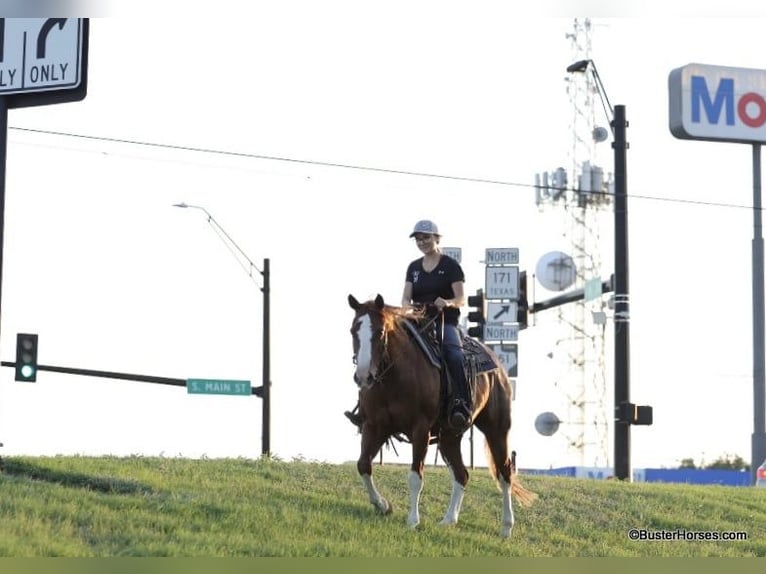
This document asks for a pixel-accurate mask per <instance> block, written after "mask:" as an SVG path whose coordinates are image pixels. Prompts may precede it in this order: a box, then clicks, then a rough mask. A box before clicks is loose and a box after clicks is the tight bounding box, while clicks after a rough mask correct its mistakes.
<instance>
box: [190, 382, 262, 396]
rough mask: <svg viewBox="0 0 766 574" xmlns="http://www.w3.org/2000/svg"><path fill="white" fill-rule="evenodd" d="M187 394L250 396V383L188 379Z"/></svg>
mask: <svg viewBox="0 0 766 574" xmlns="http://www.w3.org/2000/svg"><path fill="white" fill-rule="evenodd" d="M186 392H187V393H188V394H190V395H195V394H196V395H250V394H252V390H251V387H250V381H232V380H224V379H186Z"/></svg>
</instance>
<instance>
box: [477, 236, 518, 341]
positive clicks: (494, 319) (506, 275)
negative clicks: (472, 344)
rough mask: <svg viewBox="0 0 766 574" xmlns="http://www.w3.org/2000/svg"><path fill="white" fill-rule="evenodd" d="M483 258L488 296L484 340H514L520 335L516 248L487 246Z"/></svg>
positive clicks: (486, 293)
mask: <svg viewBox="0 0 766 574" xmlns="http://www.w3.org/2000/svg"><path fill="white" fill-rule="evenodd" d="M484 262H485V264H486V270H485V274H486V275H485V281H484V296H485V297H486V299H487V314H486V316H485V320H486V322H485V324H484V340H485V341H500V342H501V343H502V342H503V341H516V340H518V338H519V326H518V324H517V311H518V302H517V301H518V299H519V266H518V262H519V250H518V248H517V247H501V248H488V249H487V250H486V254H485V257H484Z"/></svg>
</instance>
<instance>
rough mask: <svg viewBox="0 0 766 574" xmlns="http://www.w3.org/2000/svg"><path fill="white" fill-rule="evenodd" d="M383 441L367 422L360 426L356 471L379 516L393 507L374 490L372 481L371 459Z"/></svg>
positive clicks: (379, 434)
mask: <svg viewBox="0 0 766 574" xmlns="http://www.w3.org/2000/svg"><path fill="white" fill-rule="evenodd" d="M385 440H386V439H385V438H384V437H383V435H382V434H381V433H380V432H379V431H378V429H376V428H375V427H374V426H372V425H371V424H370V423H369V422H365V423H364V425H363V426H362V452H361V454H360V455H359V460H358V461H357V463H356V469H357V471H359V474H360V475H361V477H362V482H363V483H364V487H365V489H366V490H367V495H368V496H369V497H370V502H371V503H372V505H373V506H374V507H375V508H376V509H377V510H378V512H380V513H381V514H391V511H392V510H393V506H391V503H390V502H388V500H386V499H385V498H383V497H382V496H381V494H380V492H378V489H377V488H375V482H374V481H373V480H372V459H373V458H375V455H376V454H378V451H379V450H380V449H381V447H382V446H383V443H384V442H385Z"/></svg>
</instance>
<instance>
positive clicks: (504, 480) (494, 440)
mask: <svg viewBox="0 0 766 574" xmlns="http://www.w3.org/2000/svg"><path fill="white" fill-rule="evenodd" d="M479 423H480V421H477V425H476V426H478V427H479V430H481V431H482V433H484V436H485V437H486V439H487V447H488V448H489V454H490V456H491V460H490V461H489V464H490V471H491V472H492V477H493V478H494V479H495V480H497V484H498V486H499V487H500V490H501V492H502V493H503V518H502V527H501V530H500V535H501V536H502V537H503V538H508V537H509V536H510V535H511V530H513V524H514V521H515V519H514V516H513V503H512V501H511V481H512V480H513V477H512V472H511V461H510V459H509V458H508V429H504V428H502V427H501V428H500V429H493V428H487V427H485V428H481V426H484V425H481V426H479ZM504 426H505V425H503V427H504ZM509 426H510V425H509Z"/></svg>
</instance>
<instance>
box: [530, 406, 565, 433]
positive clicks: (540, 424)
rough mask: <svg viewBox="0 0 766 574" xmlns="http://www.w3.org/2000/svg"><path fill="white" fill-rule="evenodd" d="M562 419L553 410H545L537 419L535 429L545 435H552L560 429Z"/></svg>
mask: <svg viewBox="0 0 766 574" xmlns="http://www.w3.org/2000/svg"><path fill="white" fill-rule="evenodd" d="M560 424H561V420H559V417H557V416H556V415H555V414H553V413H552V412H549V411H548V412H544V413H540V414H539V415H537V418H536V419H535V430H537V432H539V433H540V434H541V435H543V436H552V435H554V434H556V431H557V430H559V425H560Z"/></svg>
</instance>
